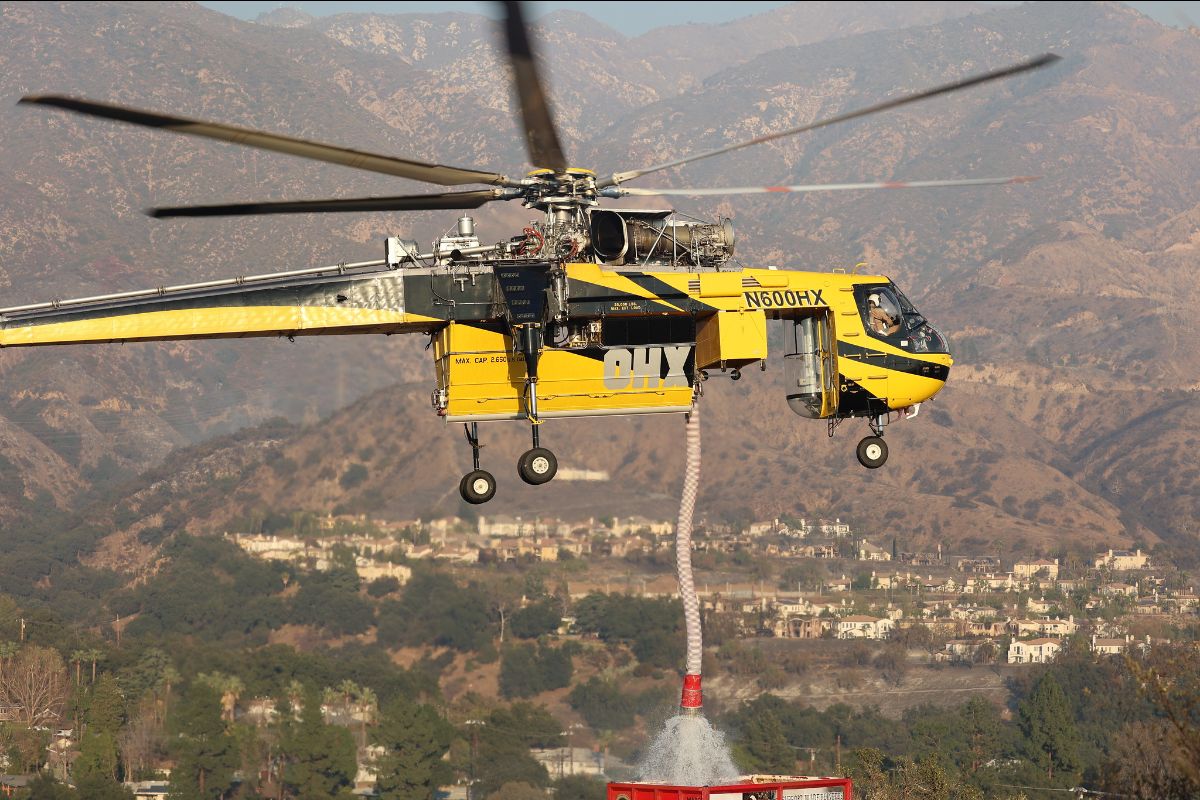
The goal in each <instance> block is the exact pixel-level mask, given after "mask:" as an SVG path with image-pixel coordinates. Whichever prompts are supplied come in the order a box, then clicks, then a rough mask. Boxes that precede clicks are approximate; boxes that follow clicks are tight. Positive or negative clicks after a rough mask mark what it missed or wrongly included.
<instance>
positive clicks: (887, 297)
mask: <svg viewBox="0 0 1200 800" xmlns="http://www.w3.org/2000/svg"><path fill="white" fill-rule="evenodd" d="M866 322H867V327H868V328H870V329H871V333H874V334H875V335H876V336H894V335H896V334H897V333H899V332H900V329H901V327H902V323H903V322H904V317H903V315H902V313H901V311H900V302H899V301H898V300H897V299H896V296H895V295H894V294H892V292H891V290H890V289H887V288H884V287H882V286H881V287H879V288H877V289H875V290H874V291H872V292H871V293H870V294H869V295H867V319H866Z"/></svg>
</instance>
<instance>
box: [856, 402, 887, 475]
mask: <svg viewBox="0 0 1200 800" xmlns="http://www.w3.org/2000/svg"><path fill="white" fill-rule="evenodd" d="M867 424H868V425H870V426H871V435H870V436H868V437H866V438H865V439H863V440H862V441H861V442H859V443H858V449H857V451H856V452H855V454H856V455H857V456H858V463H860V464H862V465H863V466H864V467H866V468H867V469H879V468H880V467H882V466H883V465H884V463H885V462H886V461H887V457H888V447H887V443H886V442H884V441H883V426H884V425H886V424H887V418H886V417H884V416H882V415H877V416H874V417H871V418H870V419H869V420H868V421H867Z"/></svg>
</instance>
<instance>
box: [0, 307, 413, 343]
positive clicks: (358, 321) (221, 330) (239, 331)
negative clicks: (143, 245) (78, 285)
mask: <svg viewBox="0 0 1200 800" xmlns="http://www.w3.org/2000/svg"><path fill="white" fill-rule="evenodd" d="M427 321H428V320H427V318H425V317H420V316H415V315H410V314H404V313H403V312H400V311H393V310H386V309H384V310H380V309H366V308H336V307H330V306H224V307H217V308H188V309H174V310H170V311H145V312H141V313H133V314H121V315H118V316H111V317H97V318H94V319H81V320H69V321H66V322H48V323H44V324H40V325H28V326H24V327H20V328H7V329H4V330H0V347H20V346H23V345H40V344H68V343H69V344H83V343H87V342H129V341H139V340H154V339H180V338H218V337H227V336H251V335H260V336H261V335H271V334H276V335H284V334H290V333H303V332H305V331H317V330H320V331H322V332H329V333H336V332H337V329H339V328H373V327H380V328H382V329H388V328H393V327H394V328H395V329H399V326H402V325H404V324H405V323H422V322H427Z"/></svg>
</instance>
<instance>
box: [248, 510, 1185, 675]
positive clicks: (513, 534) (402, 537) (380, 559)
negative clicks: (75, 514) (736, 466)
mask: <svg viewBox="0 0 1200 800" xmlns="http://www.w3.org/2000/svg"><path fill="white" fill-rule="evenodd" d="M339 525H341V526H342V527H343V528H346V529H351V530H362V529H366V530H369V533H361V532H356V533H350V534H346V533H343V534H340V535H339V534H336V533H333V532H332V531H333V530H334V529H336V528H337V527H338V526H339ZM227 536H228V538H230V539H231V540H232V541H234V542H235V543H236V544H237V545H238V546H239V547H241V548H242V549H244V550H245V551H246V552H248V553H250V554H252V555H254V556H256V557H259V558H263V559H274V560H280V561H286V562H289V563H293V564H296V565H298V566H300V567H305V568H309V569H318V570H320V569H329V568H330V567H331V566H332V565H333V564H335V563H336V560H337V559H338V558H342V559H345V558H348V557H349V558H353V560H354V565H355V569H356V570H357V571H358V574H359V576H360V577H361V578H362V579H363V580H373V579H375V578H378V577H394V578H396V579H397V580H399V581H400V582H401V583H404V582H406V581H407V580H408V578H409V577H410V575H411V570H410V568H409V567H408V566H406V565H405V564H402V563H395V562H396V561H398V560H402V561H411V560H420V559H438V560H444V561H452V562H457V563H462V564H472V563H479V562H483V563H495V562H504V561H517V562H553V561H559V560H563V559H572V558H599V557H616V558H625V557H630V556H633V555H636V554H643V555H648V554H654V553H659V552H667V551H670V550H671V549H672V548H673V547H674V526H673V525H672V524H671V523H670V522H666V521H660V520H652V519H647V518H644V517H637V516H634V517H625V518H619V517H617V518H605V519H596V518H589V519H587V520H581V521H578V522H565V521H563V520H560V519H554V518H541V517H538V518H528V519H523V518H521V517H511V516H492V517H486V516H480V517H479V518H478V519H477V520H476V521H475V522H474V523H467V522H466V521H464V520H461V519H458V518H450V519H440V520H433V521H429V522H421V521H419V520H411V521H402V522H390V523H389V522H381V521H375V520H372V521H370V522H367V521H365V520H363V519H361V518H357V519H352V520H345V519H343V520H335V519H333V518H330V519H329V520H326V521H325V522H324V523H323V524H322V529H321V531H320V535H317V536H314V537H300V536H281V535H262V534H240V533H234V534H227ZM694 547H695V549H696V550H697V551H698V552H711V553H736V552H739V551H748V552H751V553H753V554H755V555H759V556H764V557H774V558H784V559H788V558H792V559H830V560H831V559H841V560H842V562H843V566H844V565H845V563H844V562H846V561H858V562H864V566H865V565H866V564H871V565H873V566H872V567H871V572H870V574H869V580H867V579H866V572H865V571H860V572H859V575H858V577H857V578H856V579H855V580H851V579H849V578H847V577H846V576H845V575H844V574H843V575H842V576H841V577H840V578H827V579H824V580H822V581H821V582H820V583H819V585H817V586H816V587H815V592H812V593H805V592H804V591H801V587H799V586H797V587H796V590H795V591H785V590H772V589H764V588H763V587H761V586H759V587H741V588H734V587H731V586H729V585H728V584H727V585H726V586H725V587H724V590H721V589H719V588H718V589H710V587H707V586H705V587H703V588H701V589H700V595H701V599H702V602H703V603H704V605H705V607H706V609H707V610H709V611H711V612H716V613H726V614H733V615H735V616H736V617H737V618H738V620H739V624H740V625H741V628H742V631H743V633H745V634H746V635H763V634H768V635H774V636H778V637H790V638H802V639H803V638H836V639H876V640H878V639H888V638H893V637H896V636H903V635H904V632H905V630H906V629H907V628H911V627H913V626H916V625H921V626H924V627H925V628H927V629H929V631H930V632H931V633H932V634H934V635H936V636H937V637H938V638H939V640H945V646H944V648H943V650H942V651H941V652H940V653H939V654H938V655H937V657H938V658H939V659H941V660H947V661H963V660H976V659H982V657H983V656H981V655H980V653H981V651H982V652H984V653H987V654H989V658H999V659H1001V660H1006V661H1008V663H1012V664H1029V663H1043V662H1045V661H1048V660H1051V659H1053V658H1054V657H1055V656H1056V655H1057V654H1058V653H1059V652H1060V651H1061V650H1062V648H1063V646H1064V644H1063V643H1064V641H1065V640H1066V639H1067V638H1069V637H1072V636H1076V635H1084V636H1086V637H1088V641H1089V642H1090V646H1091V649H1092V650H1093V651H1095V652H1097V653H1103V654H1114V653H1122V652H1125V651H1126V650H1128V649H1129V648H1130V647H1133V646H1135V645H1136V646H1142V647H1144V646H1147V642H1145V641H1135V640H1134V639H1133V637H1132V636H1131V635H1130V634H1129V632H1128V626H1127V625H1121V624H1117V623H1105V622H1096V621H1092V620H1091V616H1092V615H1091V613H1090V612H1092V611H1095V610H1099V609H1102V608H1111V607H1114V606H1115V607H1117V608H1118V610H1119V611H1120V612H1121V613H1120V614H1119V615H1117V616H1120V617H1125V618H1128V617H1136V616H1139V615H1140V616H1147V615H1159V616H1164V617H1170V616H1177V615H1185V616H1186V615H1197V614H1200V599H1198V598H1197V596H1196V594H1195V593H1194V592H1192V591H1191V590H1190V589H1189V590H1181V589H1172V588H1167V587H1166V586H1165V585H1164V584H1163V582H1162V581H1161V580H1159V579H1156V578H1155V577H1154V576H1153V575H1152V574H1150V571H1149V570H1150V567H1151V564H1150V559H1149V556H1148V555H1147V554H1145V553H1143V552H1142V551H1141V550H1134V551H1125V550H1112V549H1107V550H1105V551H1104V552H1101V553H1097V554H1096V555H1095V557H1094V558H1093V559H1092V561H1091V568H1090V569H1088V570H1085V571H1084V573H1083V574H1082V575H1081V576H1079V577H1070V578H1067V577H1065V576H1064V570H1063V568H1062V565H1061V564H1060V563H1059V561H1058V559H1046V558H1032V559H1019V560H1017V561H1015V562H1014V563H1012V564H1010V565H1007V566H1008V568H1007V569H1006V568H1005V566H1006V565H1004V564H1002V563H1001V560H1000V559H999V558H995V557H991V556H967V557H959V558H956V559H953V563H949V560H948V559H946V558H945V557H944V556H943V554H942V552H941V548H940V547H939V548H938V549H937V550H936V551H935V552H933V553H907V552H905V553H902V552H899V551H898V549H897V547H896V543H895V542H894V541H893V542H892V543H891V547H890V548H888V547H883V546H881V545H879V544H875V543H872V542H870V541H869V540H867V539H866V538H862V537H858V536H855V535H854V532H853V531H852V530H851V527H850V525H848V524H847V523H844V522H842V521H841V520H840V519H835V520H833V521H828V520H816V521H808V520H804V519H799V520H789V521H787V522H784V521H781V520H771V521H769V522H755V523H752V524H750V525H749V526H746V527H745V528H743V529H740V530H739V529H735V528H733V527H731V526H728V525H723V524H720V523H710V522H701V524H700V525H698V526H697V531H696V535H695V538H694ZM884 564H892V565H894V566H892V567H890V568H888V569H882V566H883V565H884ZM874 565H878V566H874ZM924 566H929V567H931V568H934V569H931V570H930V571H929V572H928V573H927V574H924V575H923V574H921V573H918V572H916V571H915V570H916V568H917V567H924ZM901 567H903V569H901ZM640 584H641V585H640V591H639V589H638V587H637V586H631V585H629V584H628V583H627V584H626V585H625V586H624V587H623V588H624V590H625V591H627V592H632V593H635V594H636V593H640V594H644V595H661V596H673V595H674V592H675V588H674V586H673V584H672V585H670V586H651V587H647V585H646V582H645V581H640ZM598 588H599V589H601V590H604V591H608V590H610V589H611V588H612V587H610V586H608V585H607V584H605V585H603V586H600V587H587V588H581V589H579V590H578V591H576V588H575V587H572V593H573V594H579V595H582V594H586V593H587V591H594V590H597V589H598ZM1081 592H1083V593H1084V595H1081V594H1080V593H1081ZM1067 595H1071V597H1072V600H1073V602H1074V604H1075V605H1076V606H1078V605H1079V603H1080V602H1081V600H1080V598H1081V597H1084V596H1086V599H1084V600H1082V603H1083V606H1082V611H1083V612H1084V613H1085V614H1087V615H1088V617H1087V618H1079V619H1077V618H1076V617H1075V616H1074V615H1073V614H1069V613H1065V612H1064V611H1063V608H1064V606H1065V605H1066V603H1065V598H1066V597H1067ZM1047 598H1049V599H1047ZM1107 616H1109V617H1112V616H1113V615H1112V614H1109V615H1107ZM1002 649H1003V652H1001V650H1002Z"/></svg>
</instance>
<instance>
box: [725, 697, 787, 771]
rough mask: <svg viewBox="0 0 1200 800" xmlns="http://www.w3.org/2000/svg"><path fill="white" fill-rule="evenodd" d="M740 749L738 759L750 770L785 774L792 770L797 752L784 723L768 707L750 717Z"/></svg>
mask: <svg viewBox="0 0 1200 800" xmlns="http://www.w3.org/2000/svg"><path fill="white" fill-rule="evenodd" d="M739 750H740V753H739V755H741V758H740V759H739V760H740V761H741V762H742V765H743V766H745V767H746V768H748V769H749V770H750V771H751V772H759V773H766V774H770V775H788V774H791V773H792V772H794V771H795V768H796V756H795V753H794V751H793V750H792V748H791V745H789V744H788V740H787V736H785V735H784V732H783V724H782V723H781V722H780V721H779V717H777V716H775V715H774V714H773V713H771V712H770V711H765V712H763V713H760V714H755V715H754V716H752V717H751V718H750V720H749V722H748V724H747V725H746V728H745V730H744V731H743V739H742V742H741V746H740V748H739Z"/></svg>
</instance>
